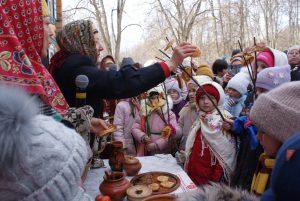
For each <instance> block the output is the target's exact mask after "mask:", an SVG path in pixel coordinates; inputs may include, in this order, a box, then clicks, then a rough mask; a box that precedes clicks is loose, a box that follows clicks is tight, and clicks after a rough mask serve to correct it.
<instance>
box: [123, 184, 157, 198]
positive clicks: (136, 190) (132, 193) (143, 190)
mask: <svg viewBox="0 0 300 201" xmlns="http://www.w3.org/2000/svg"><path fill="white" fill-rule="evenodd" d="M126 192H127V200H128V201H142V200H143V199H145V198H146V197H149V196H151V194H152V189H151V188H149V187H148V186H146V185H135V186H131V187H130V188H128V189H127V191H126Z"/></svg>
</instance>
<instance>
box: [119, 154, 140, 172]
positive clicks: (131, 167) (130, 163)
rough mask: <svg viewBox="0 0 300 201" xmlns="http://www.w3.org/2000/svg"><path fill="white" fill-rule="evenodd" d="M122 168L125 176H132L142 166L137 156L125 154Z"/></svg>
mask: <svg viewBox="0 0 300 201" xmlns="http://www.w3.org/2000/svg"><path fill="white" fill-rule="evenodd" d="M123 168H124V170H125V172H126V174H127V176H134V175H136V174H137V173H138V172H139V171H140V169H141V168H142V164H141V163H140V161H139V160H138V159H137V158H135V157H133V156H129V155H126V156H125V161H124V164H123Z"/></svg>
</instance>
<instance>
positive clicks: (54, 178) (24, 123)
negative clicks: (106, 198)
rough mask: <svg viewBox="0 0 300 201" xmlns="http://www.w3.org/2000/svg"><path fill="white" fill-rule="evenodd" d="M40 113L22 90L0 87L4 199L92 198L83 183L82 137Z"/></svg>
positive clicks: (0, 187)
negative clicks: (81, 185) (81, 184)
mask: <svg viewBox="0 0 300 201" xmlns="http://www.w3.org/2000/svg"><path fill="white" fill-rule="evenodd" d="M37 111H38V109H37V104H36V102H35V101H34V100H33V98H32V97H29V96H28V95H26V94H25V93H24V92H23V91H21V90H17V89H13V88H8V87H3V86H2V87H0V121H1V124H0V169H1V171H0V200H6V201H13V200H23V201H31V200H43V201H54V200H70V201H71V200H72V201H91V200H92V199H91V198H90V197H89V196H88V195H87V194H85V193H84V190H83V189H82V188H81V187H80V177H81V174H82V172H83V169H84V166H85V164H86V161H87V147H86V144H85V142H84V140H83V139H82V137H81V136H80V135H79V134H77V133H76V132H75V131H74V130H72V129H69V128H67V127H65V126H64V125H63V124H61V123H59V122H57V121H55V120H54V119H53V118H51V117H47V116H43V115H37Z"/></svg>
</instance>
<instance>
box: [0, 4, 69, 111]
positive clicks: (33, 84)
mask: <svg viewBox="0 0 300 201" xmlns="http://www.w3.org/2000/svg"><path fill="white" fill-rule="evenodd" d="M43 37H44V30H43V17H42V5H41V1H40V0H2V1H1V4H0V83H4V84H8V85H15V86H19V87H22V88H23V89H25V90H26V91H27V92H28V93H30V94H38V95H40V97H41V98H42V99H43V101H44V102H45V103H46V104H48V105H50V106H52V108H54V109H55V110H56V111H58V112H60V113H64V112H65V111H66V109H67V108H68V104H67V102H66V100H65V98H64V97H63V95H62V93H61V91H60V89H59V88H58V86H57V85H56V83H55V81H54V80H53V78H52V76H51V75H50V74H49V72H48V71H47V69H46V68H45V67H44V66H43V64H42V62H41V57H40V55H41V52H42V48H43Z"/></svg>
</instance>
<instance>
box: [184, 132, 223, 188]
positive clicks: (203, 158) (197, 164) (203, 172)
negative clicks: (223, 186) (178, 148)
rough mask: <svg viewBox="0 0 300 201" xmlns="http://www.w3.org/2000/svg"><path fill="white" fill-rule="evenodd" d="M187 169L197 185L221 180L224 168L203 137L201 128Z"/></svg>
mask: <svg viewBox="0 0 300 201" xmlns="http://www.w3.org/2000/svg"><path fill="white" fill-rule="evenodd" d="M186 170H187V174H188V175H189V177H190V178H191V179H192V181H193V182H194V183H195V184H196V185H197V186H199V185H203V184H207V183H208V182H209V181H213V182H219V181H220V180H221V177H222V175H223V168H222V166H221V165H220V163H219V161H218V159H217V158H216V156H215V155H214V153H212V152H211V151H210V149H209V146H208V144H207V143H206V142H205V140H204V139H203V136H202V133H201V130H198V132H197V134H196V138H195V141H194V145H193V149H192V153H191V155H190V157H189V161H188V163H187V165H186Z"/></svg>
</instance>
